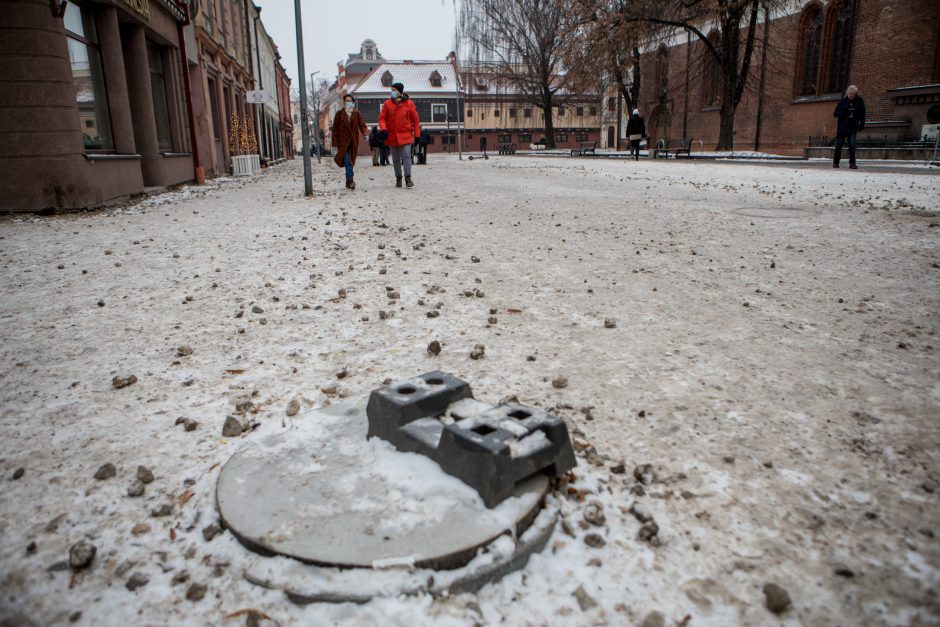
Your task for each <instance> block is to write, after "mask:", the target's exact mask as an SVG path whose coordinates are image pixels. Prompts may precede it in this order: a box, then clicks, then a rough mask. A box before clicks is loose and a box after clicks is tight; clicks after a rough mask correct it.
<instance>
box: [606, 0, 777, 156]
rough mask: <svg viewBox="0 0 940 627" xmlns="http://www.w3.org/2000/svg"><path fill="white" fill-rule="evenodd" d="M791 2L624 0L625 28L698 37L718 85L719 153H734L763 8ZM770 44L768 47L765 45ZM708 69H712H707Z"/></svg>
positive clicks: (775, 0)
mask: <svg viewBox="0 0 940 627" xmlns="http://www.w3.org/2000/svg"><path fill="white" fill-rule="evenodd" d="M785 1H786V0H633V1H631V0H624V2H622V3H621V6H620V7H619V17H620V20H622V22H623V23H624V24H631V23H648V24H653V25H657V26H659V27H660V28H663V29H667V31H668V30H669V29H682V30H685V31H687V32H689V33H691V34H692V35H693V36H695V37H696V38H697V39H698V40H699V41H700V42H701V45H702V48H703V49H704V51H705V55H706V57H707V58H708V59H709V60H710V61H711V62H713V63H714V67H715V68H716V71H717V82H718V94H717V95H718V107H719V116H720V127H719V133H718V146H717V149H718V150H731V149H733V148H734V115H735V112H736V111H737V108H738V105H739V104H740V103H741V97H742V96H743V95H744V90H745V87H746V86H747V84H748V81H749V79H750V78H751V63H752V61H753V57H754V51H755V47H756V46H755V42H756V41H757V38H758V28H757V22H758V17H759V15H760V13H761V10H762V9H765V10H766V9H769V8H772V7H773V6H774V5H777V4H781V3H783V2H785ZM765 45H766V42H765ZM706 68H707V64H706Z"/></svg>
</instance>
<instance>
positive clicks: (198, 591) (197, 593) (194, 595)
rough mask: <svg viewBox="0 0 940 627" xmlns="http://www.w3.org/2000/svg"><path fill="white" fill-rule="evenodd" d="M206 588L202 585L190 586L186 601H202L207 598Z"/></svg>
mask: <svg viewBox="0 0 940 627" xmlns="http://www.w3.org/2000/svg"><path fill="white" fill-rule="evenodd" d="M206 589H207V588H206V586H205V585H204V584H201V583H194V584H192V585H191V586H189V590H187V591H186V600H187V601H202V599H203V598H204V597H205V596H206Z"/></svg>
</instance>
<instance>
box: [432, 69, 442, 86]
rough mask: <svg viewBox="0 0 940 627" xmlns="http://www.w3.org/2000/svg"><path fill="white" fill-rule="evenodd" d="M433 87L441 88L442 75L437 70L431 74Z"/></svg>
mask: <svg viewBox="0 0 940 627" xmlns="http://www.w3.org/2000/svg"><path fill="white" fill-rule="evenodd" d="M430 80H431V87H440V86H441V75H440V73H439V72H438V71H437V70H434V71H433V72H431V79H430Z"/></svg>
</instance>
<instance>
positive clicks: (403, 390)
mask: <svg viewBox="0 0 940 627" xmlns="http://www.w3.org/2000/svg"><path fill="white" fill-rule="evenodd" d="M395 391H396V392H398V393H399V394H414V393H415V392H417V391H418V390H416V389H415V388H414V386H411V385H403V386H401V387H400V388H398V389H397V390H395Z"/></svg>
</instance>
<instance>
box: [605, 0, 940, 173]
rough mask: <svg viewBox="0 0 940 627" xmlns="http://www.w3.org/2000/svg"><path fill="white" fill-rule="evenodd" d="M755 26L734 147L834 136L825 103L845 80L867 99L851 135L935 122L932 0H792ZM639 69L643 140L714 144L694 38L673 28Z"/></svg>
mask: <svg viewBox="0 0 940 627" xmlns="http://www.w3.org/2000/svg"><path fill="white" fill-rule="evenodd" d="M757 28H758V29H759V32H758V39H759V41H758V46H757V49H756V50H755V53H754V58H753V60H752V64H751V75H750V80H749V84H748V88H747V90H746V92H745V94H744V96H743V98H742V100H741V103H740V105H739V106H738V109H737V113H736V116H735V127H734V128H735V141H734V148H735V150H754V149H758V150H762V151H767V152H775V153H783V154H803V153H804V152H805V149H806V148H807V146H808V145H809V144H810V143H811V142H813V143H815V144H818V145H825V144H826V142H827V141H828V140H831V138H833V137H834V136H835V127H836V120H835V118H834V117H833V116H832V113H833V110H834V108H835V105H836V103H837V101H838V100H839V99H840V98H841V96H842V94H843V93H844V92H845V89H846V88H847V87H848V86H849V85H851V84H854V85H857V86H858V88H859V91H860V93H861V95H862V96H863V97H864V99H865V103H866V106H867V109H868V125H867V126H866V128H865V132H864V133H862V134H860V136H859V139H860V141H861V140H864V139H866V138H869V139H871V140H872V141H874V142H877V141H883V142H885V143H888V144H890V143H894V142H904V141H911V140H915V139H922V137H923V132H924V131H925V130H926V131H927V132H928V133H930V132H932V131H931V128H930V126H929V125H933V124H937V123H938V122H940V2H938V0H793V2H792V3H790V4H789V5H788V8H787V10H785V11H778V12H777V13H772V14H771V15H770V20H769V22H767V24H766V29H765V24H764V23H763V20H762V21H761V23H759V24H758V26H757ZM764 32H766V33H767V36H768V41H769V42H770V45H769V46H768V48H767V50H768V54H767V55H766V57H764V55H763V51H762V47H761V46H760V45H759V42H760V40H761V39H763V34H764ZM705 33H706V34H708V33H709V31H708V30H706V31H705ZM641 76H642V82H641V90H640V99H639V100H640V109H641V113H642V115H644V117H646V119H647V128H648V130H649V134H650V137H651V139H652V140H653V141H655V140H658V139H669V138H672V139H676V138H682V137H691V138H692V139H693V140H694V148H693V149H696V150H701V149H705V150H710V149H713V148H714V147H715V146H716V145H717V143H718V130H719V112H718V91H719V87H718V80H717V76H718V74H717V68H716V67H715V63H714V61H713V60H712V59H711V57H710V56H709V55H707V54H706V52H705V46H704V44H703V43H702V42H700V41H697V40H696V38H695V37H694V36H691V37H689V36H687V35H686V34H685V33H684V32H682V33H681V34H679V35H677V36H676V38H675V39H673V40H672V41H670V42H668V43H667V44H664V45H662V46H660V47H659V48H658V50H652V51H650V52H647V53H646V54H645V55H644V58H643V60H642V62H641ZM762 76H763V81H762V80H761V78H762ZM762 83H763V89H761V87H760V86H761V84H762ZM758 113H760V115H758ZM608 124H609V125H611V126H612V123H608ZM925 127H926V128H925ZM603 130H604V133H606V132H607V131H608V130H610V132H611V133H613V132H614V131H613V130H611V129H603ZM622 133H623V131H622V130H621V132H620V133H618V136H619V137H621V138H622V137H623V134H622ZM621 143H622V140H621Z"/></svg>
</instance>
